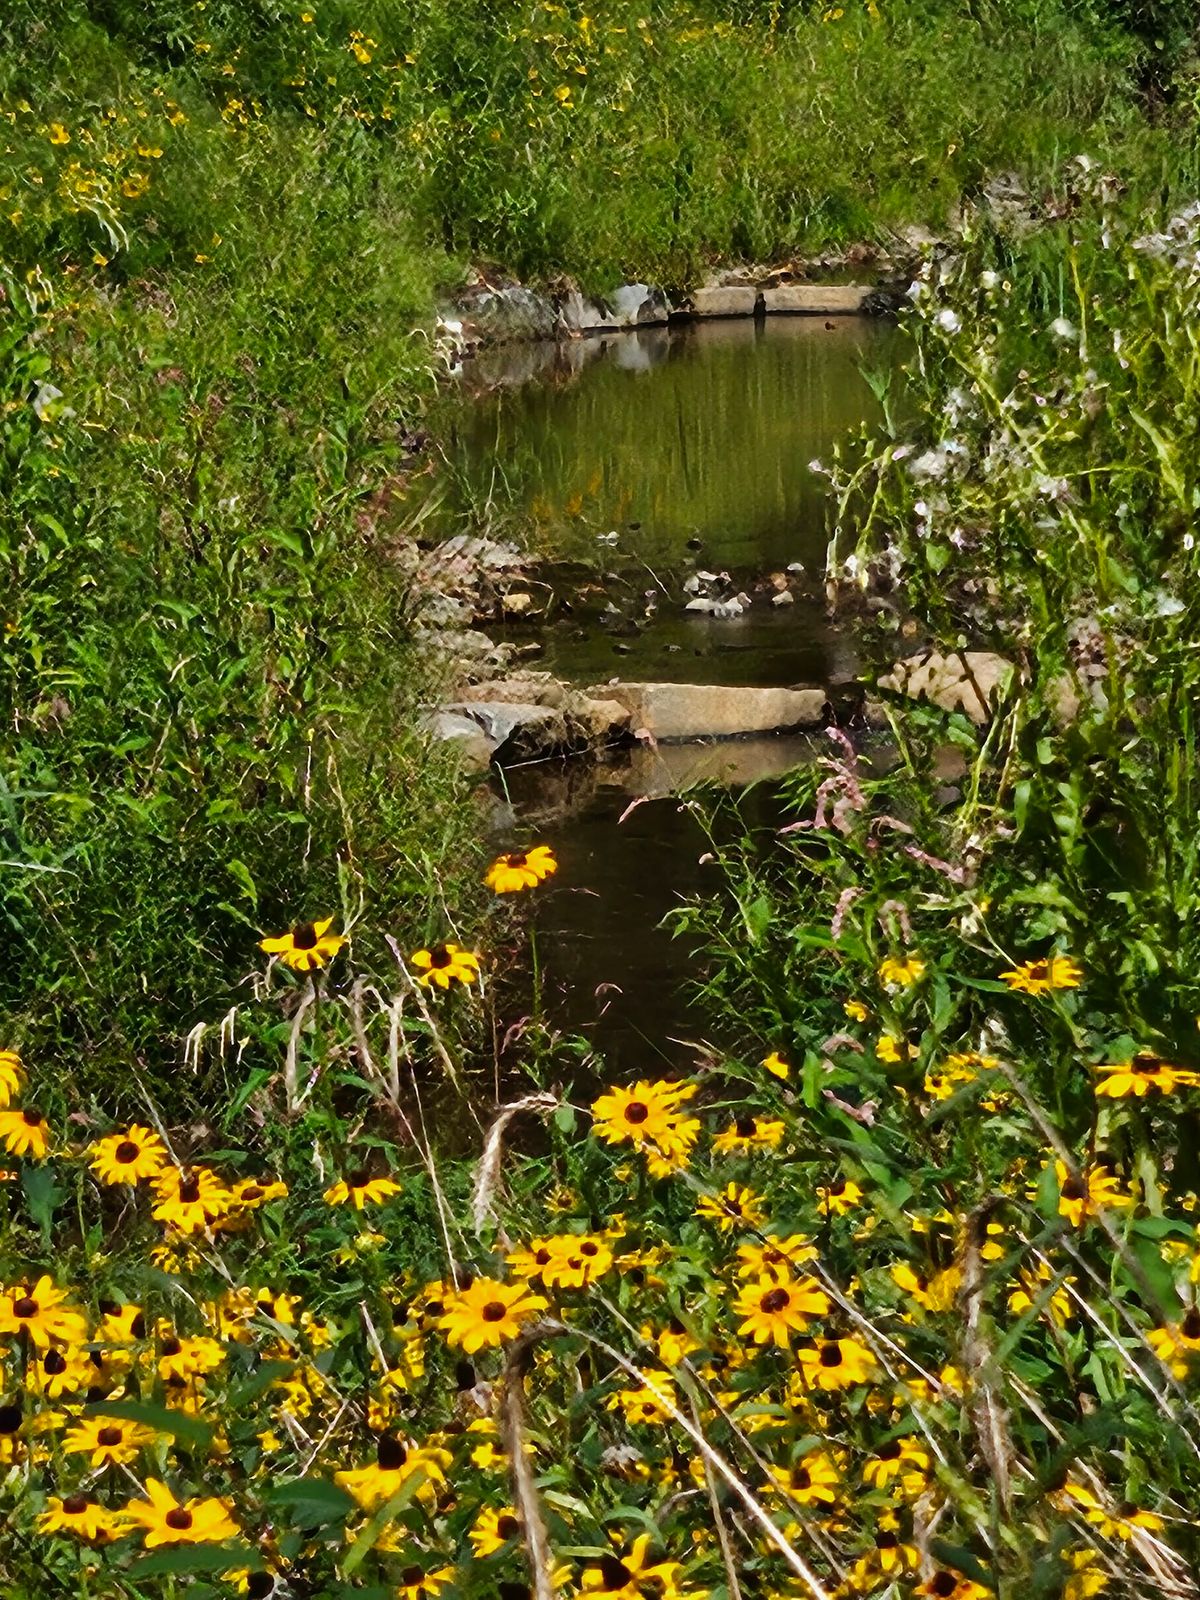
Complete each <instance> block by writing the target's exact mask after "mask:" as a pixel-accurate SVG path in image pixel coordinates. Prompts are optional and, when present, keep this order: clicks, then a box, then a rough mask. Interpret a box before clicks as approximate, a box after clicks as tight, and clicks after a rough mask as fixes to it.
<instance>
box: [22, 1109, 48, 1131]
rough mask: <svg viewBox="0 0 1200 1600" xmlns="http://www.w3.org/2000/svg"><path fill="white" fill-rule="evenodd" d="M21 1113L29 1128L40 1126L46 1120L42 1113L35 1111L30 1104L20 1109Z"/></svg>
mask: <svg viewBox="0 0 1200 1600" xmlns="http://www.w3.org/2000/svg"><path fill="white" fill-rule="evenodd" d="M21 1115H22V1117H23V1118H24V1119H25V1123H26V1125H27V1126H28V1127H30V1128H40V1127H41V1126H42V1125H43V1123H44V1122H45V1120H46V1119H45V1117H44V1116H43V1115H42V1113H41V1112H40V1111H35V1110H34V1109H33V1107H32V1106H30V1107H29V1108H28V1109H27V1110H25V1111H22V1113H21Z"/></svg>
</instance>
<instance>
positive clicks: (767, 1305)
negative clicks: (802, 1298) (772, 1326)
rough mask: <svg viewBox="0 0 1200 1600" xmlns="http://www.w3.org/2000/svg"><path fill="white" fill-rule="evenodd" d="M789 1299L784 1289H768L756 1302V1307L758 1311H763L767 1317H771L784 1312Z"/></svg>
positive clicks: (789, 1296)
mask: <svg viewBox="0 0 1200 1600" xmlns="http://www.w3.org/2000/svg"><path fill="white" fill-rule="evenodd" d="M791 1298H792V1297H791V1295H790V1294H789V1293H788V1292H787V1290H786V1289H768V1290H767V1292H766V1294H765V1295H763V1297H762V1299H761V1300H760V1301H759V1302H758V1307H759V1310H760V1311H765V1312H766V1314H767V1315H768V1316H769V1317H773V1316H776V1315H777V1314H778V1313H779V1312H780V1311H783V1310H786V1308H787V1306H788V1305H789V1303H790V1302H791Z"/></svg>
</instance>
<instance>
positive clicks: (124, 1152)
mask: <svg viewBox="0 0 1200 1600" xmlns="http://www.w3.org/2000/svg"><path fill="white" fill-rule="evenodd" d="M140 1154H141V1151H140V1150H139V1149H138V1147H137V1145H136V1144H134V1142H133V1140H132V1139H122V1140H121V1142H120V1144H119V1145H118V1146H117V1148H116V1149H115V1150H114V1151H113V1159H114V1160H115V1161H119V1162H121V1164H122V1165H123V1166H128V1165H129V1163H130V1162H131V1161H136V1160H137V1158H138V1156H139V1155H140Z"/></svg>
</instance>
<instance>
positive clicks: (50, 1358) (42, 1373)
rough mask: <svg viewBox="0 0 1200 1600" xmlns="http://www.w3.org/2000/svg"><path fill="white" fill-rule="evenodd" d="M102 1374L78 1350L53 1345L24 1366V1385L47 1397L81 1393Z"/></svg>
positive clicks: (55, 1398) (49, 1398)
mask: <svg viewBox="0 0 1200 1600" xmlns="http://www.w3.org/2000/svg"><path fill="white" fill-rule="evenodd" d="M99 1377H100V1371H99V1369H98V1368H97V1367H96V1365H95V1363H94V1362H93V1361H91V1360H90V1359H89V1357H88V1356H87V1355H86V1354H85V1353H84V1352H83V1351H82V1350H78V1349H70V1348H67V1349H66V1350H60V1349H58V1348H57V1347H55V1346H51V1348H50V1349H49V1350H46V1351H44V1352H42V1354H41V1355H40V1356H38V1358H37V1359H36V1360H30V1361H28V1362H26V1365H25V1387H26V1388H27V1389H28V1390H29V1391H30V1392H31V1393H33V1394H40V1395H44V1396H45V1397H46V1399H47V1400H59V1399H61V1398H62V1396H63V1395H69V1394H80V1393H82V1392H83V1391H84V1390H87V1389H90V1388H92V1387H93V1385H94V1384H95V1383H96V1380H97V1379H98V1378H99Z"/></svg>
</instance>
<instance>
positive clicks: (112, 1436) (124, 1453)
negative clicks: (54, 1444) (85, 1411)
mask: <svg viewBox="0 0 1200 1600" xmlns="http://www.w3.org/2000/svg"><path fill="white" fill-rule="evenodd" d="M157 1438H158V1434H157V1433H156V1432H155V1431H154V1429H153V1428H148V1427H147V1426H146V1425H145V1423H142V1422H129V1421H126V1420H125V1419H124V1418H123V1417H84V1419H83V1420H82V1421H81V1422H79V1423H77V1424H76V1425H75V1427H73V1428H69V1429H68V1430H67V1432H66V1433H65V1434H64V1435H63V1442H62V1448H63V1454H64V1455H68V1456H70V1455H85V1456H87V1458H88V1460H89V1461H90V1462H91V1464H92V1466H93V1467H119V1466H123V1465H125V1464H127V1463H128V1462H130V1461H136V1460H137V1458H138V1454H139V1452H140V1451H142V1450H144V1449H145V1448H146V1446H147V1445H150V1444H153V1443H154V1441H155V1440H156V1439H157Z"/></svg>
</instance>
